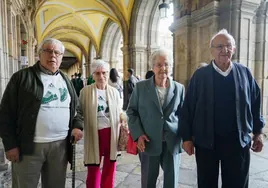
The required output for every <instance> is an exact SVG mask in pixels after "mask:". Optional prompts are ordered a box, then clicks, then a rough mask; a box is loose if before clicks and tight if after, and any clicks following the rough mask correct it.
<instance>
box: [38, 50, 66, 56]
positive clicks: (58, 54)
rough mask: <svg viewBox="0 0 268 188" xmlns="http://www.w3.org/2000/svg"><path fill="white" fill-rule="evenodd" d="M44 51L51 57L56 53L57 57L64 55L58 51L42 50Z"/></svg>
mask: <svg viewBox="0 0 268 188" xmlns="http://www.w3.org/2000/svg"><path fill="white" fill-rule="evenodd" d="M42 51H43V52H45V53H46V54H49V55H52V54H53V53H54V54H55V56H56V57H59V56H61V55H62V54H63V53H61V52H60V51H58V50H49V49H42Z"/></svg>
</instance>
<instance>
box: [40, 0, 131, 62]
mask: <svg viewBox="0 0 268 188" xmlns="http://www.w3.org/2000/svg"><path fill="white" fill-rule="evenodd" d="M133 4H134V0H47V1H44V2H43V3H42V4H41V5H40V6H39V7H40V8H39V9H38V11H37V14H36V17H35V22H36V34H37V40H38V43H40V42H41V41H42V40H43V39H44V38H47V37H53V38H57V39H60V40H61V41H63V42H64V43H65V45H66V49H67V50H68V51H70V52H72V53H73V54H74V55H75V56H76V57H77V58H78V59H81V54H84V55H88V54H89V46H90V44H92V45H93V46H94V47H95V50H96V52H99V50H100V49H99V48H100V42H101V38H102V36H103V29H104V27H105V24H106V22H107V21H108V20H112V21H113V22H115V23H117V24H118V25H119V27H121V28H123V29H126V28H127V29H128V28H129V23H130V17H131V11H132V7H133Z"/></svg>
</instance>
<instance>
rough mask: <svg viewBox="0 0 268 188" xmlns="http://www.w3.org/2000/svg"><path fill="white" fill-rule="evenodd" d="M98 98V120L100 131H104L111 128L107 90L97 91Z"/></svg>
mask: <svg viewBox="0 0 268 188" xmlns="http://www.w3.org/2000/svg"><path fill="white" fill-rule="evenodd" d="M97 97H98V109H97V110H98V111H97V119H98V129H99V130H100V129H104V128H108V127H111V125H110V113H109V112H110V111H109V106H108V101H107V95H106V90H100V89H97Z"/></svg>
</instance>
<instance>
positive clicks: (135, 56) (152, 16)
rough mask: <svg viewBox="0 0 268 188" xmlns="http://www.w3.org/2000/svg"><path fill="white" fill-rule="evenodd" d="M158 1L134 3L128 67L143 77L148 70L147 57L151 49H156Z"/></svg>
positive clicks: (138, 0) (140, 0)
mask: <svg viewBox="0 0 268 188" xmlns="http://www.w3.org/2000/svg"><path fill="white" fill-rule="evenodd" d="M159 2H160V0H156V1H143V0H137V1H135V3H134V7H133V10H137V12H135V11H133V12H132V15H131V22H130V25H131V26H132V28H133V29H131V30H130V39H129V41H130V47H131V49H130V53H131V55H130V60H131V64H130V66H131V67H132V68H134V69H135V70H136V73H137V74H139V75H141V77H144V76H145V73H146V71H147V70H148V68H149V63H148V62H149V57H150V55H151V51H152V48H158V41H157V36H158V25H159V11H158V5H159Z"/></svg>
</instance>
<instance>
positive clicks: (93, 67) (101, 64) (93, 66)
mask: <svg viewBox="0 0 268 188" xmlns="http://www.w3.org/2000/svg"><path fill="white" fill-rule="evenodd" d="M100 68H103V69H104V70H105V71H109V70H110V65H109V63H106V62H105V61H103V60H102V59H97V60H95V61H94V62H93V63H91V67H90V71H91V74H93V73H94V72H95V71H96V70H97V69H100Z"/></svg>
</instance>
